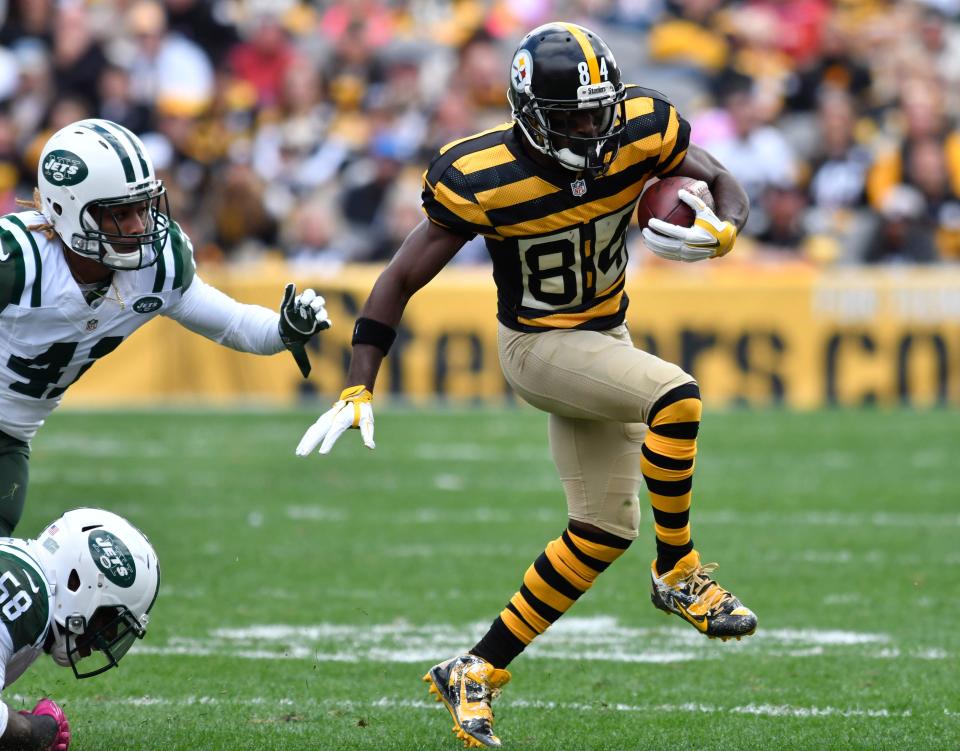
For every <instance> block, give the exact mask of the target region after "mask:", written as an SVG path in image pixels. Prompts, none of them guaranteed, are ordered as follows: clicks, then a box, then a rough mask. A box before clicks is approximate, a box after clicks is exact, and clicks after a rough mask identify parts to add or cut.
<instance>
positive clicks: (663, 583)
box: [650, 550, 757, 641]
mask: <svg viewBox="0 0 960 751" xmlns="http://www.w3.org/2000/svg"><path fill="white" fill-rule="evenodd" d="M716 569H717V564H716V563H704V564H701V563H700V554H699V553H697V551H696V550H691V551H690V552H689V553H687V554H686V555H685V556H684V557H683V558H681V559H680V560H679V561H677V565H676V566H674V567H673V568H672V569H670V571H667V572H666V573H664V574H661V575H658V574H657V562H656V561H654V562H653V563H652V564H651V565H650V584H651V592H650V599H651V601H652V602H653V604H654V605H656V606H657V607H658V608H660V610H663V611H665V612H667V613H674V614H675V615H679V616H680V617H681V618H683V620H685V621H686V622H687V623H689V624H690V625H691V626H693V627H694V628H695V629H697V631H699V632H700V633H702V634H704V635H706V636H708V637H710V638H711V639H716V638H720V639H722V640H723V641H726V640H727V639H730V638H734V639H736V640H737V641H739V640H740V639H741V638H743V637H744V636H749V635H750V634H752V633H753V632H754V631H756V630H757V616H756V615H755V614H754V613H753V611H752V610H750V608H748V607H745V606H744V605H743V603H741V602H740V600H738V599H737V598H736V597H734V596H733V595H732V594H731V593H730V592H728V591H727V590H725V589H724V588H723V587H721V586H720V585H719V584H717V583H716V582H715V581H714V580H713V579H712V578H711V577H710V574H712V573H713V572H714V571H715V570H716Z"/></svg>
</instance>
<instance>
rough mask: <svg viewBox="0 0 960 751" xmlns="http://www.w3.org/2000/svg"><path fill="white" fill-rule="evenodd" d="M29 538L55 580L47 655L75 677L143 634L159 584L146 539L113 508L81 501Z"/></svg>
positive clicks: (116, 656) (100, 666)
mask: <svg viewBox="0 0 960 751" xmlns="http://www.w3.org/2000/svg"><path fill="white" fill-rule="evenodd" d="M30 543H31V544H30V547H31V549H32V552H33V553H34V555H35V557H36V559H37V562H38V563H40V565H41V566H42V567H43V570H44V574H45V575H46V577H47V580H48V581H49V582H50V583H51V584H52V586H53V625H52V628H53V636H54V641H53V647H52V649H51V652H50V653H51V657H53V659H54V661H55V662H56V663H57V664H58V665H62V666H64V667H67V666H70V667H72V668H73V672H74V673H75V674H76V676H77V678H88V677H90V676H92V675H97V674H99V673H102V672H103V671H105V670H108V669H109V668H112V667H114V666H115V665H116V664H117V663H118V662H119V661H120V658H121V657H123V656H124V655H125V654H126V653H127V651H128V650H129V649H130V647H131V646H133V643H134V642H135V641H136V640H137V639H142V638H143V637H144V635H145V634H146V631H147V624H148V623H149V621H150V616H149V615H148V614H149V612H150V608H152V607H153V603H154V602H155V601H156V599H157V594H158V593H159V591H160V566H159V563H158V562H157V554H156V553H155V552H154V550H153V546H152V545H151V544H150V541H149V540H148V539H147V538H146V536H145V535H144V534H143V533H142V532H141V531H140V530H138V529H137V528H136V527H134V526H133V525H132V524H130V522H128V521H127V520H126V519H124V518H123V517H121V516H118V515H117V514H114V513H111V512H109V511H104V510H102V509H95V508H78V509H74V510H73V511H68V512H67V513H66V514H64V515H63V516H61V517H60V518H59V519H57V520H56V521H54V522H53V523H51V524H50V525H49V526H48V527H47V528H46V529H45V530H43V532H42V533H40V536H39V537H38V538H37V539H36V540H31V541H30Z"/></svg>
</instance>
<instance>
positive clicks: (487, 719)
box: [423, 654, 510, 748]
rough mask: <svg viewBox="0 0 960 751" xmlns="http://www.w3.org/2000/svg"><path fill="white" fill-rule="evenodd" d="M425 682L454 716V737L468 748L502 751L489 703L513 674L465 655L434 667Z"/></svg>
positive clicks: (479, 658)
mask: <svg viewBox="0 0 960 751" xmlns="http://www.w3.org/2000/svg"><path fill="white" fill-rule="evenodd" d="M423 680H424V682H426V683H429V684H430V693H431V694H433V695H434V698H435V699H436V700H437V701H442V702H443V703H444V705H446V707H447V709H448V710H449V711H450V716H451V717H453V728H452V730H453V734H454V735H456V736H457V737H458V738H459V739H460V740H462V741H463V745H464V746H465V747H466V748H482V747H483V746H487V747H490V748H500V739H499V738H497V736H495V735H494V734H493V709H492V708H491V707H490V703H491V702H492V701H493V700H494V699H496V698H497V697H498V696H499V695H500V690H501V689H502V688H503V687H504V686H505V685H506V684H507V683H508V682H509V680H510V673H509V672H508V671H506V670H498V669H497V668H495V667H493V665H491V664H490V663H489V662H487V661H486V660H484V659H483V658H481V657H477V656H476V655H472V654H463V655H458V656H456V657H453V658H451V659H449V660H447V661H446V662H441V663H440V664H439V665H434V666H433V667H432V668H430V670H428V671H427V674H426V675H425V676H423Z"/></svg>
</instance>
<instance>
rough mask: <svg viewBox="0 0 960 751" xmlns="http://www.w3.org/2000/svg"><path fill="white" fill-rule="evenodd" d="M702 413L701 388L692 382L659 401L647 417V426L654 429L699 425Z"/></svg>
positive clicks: (672, 390) (675, 389) (671, 391)
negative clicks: (684, 424)
mask: <svg viewBox="0 0 960 751" xmlns="http://www.w3.org/2000/svg"><path fill="white" fill-rule="evenodd" d="M702 412H703V403H702V402H701V401H700V387H699V386H698V385H697V382H696V381H691V382H690V383H685V384H683V385H682V386H677V387H676V388H673V389H671V390H670V391H668V392H667V393H666V394H664V395H663V396H661V397H660V398H659V399H657V401H656V402H655V403H654V405H653V407H651V409H650V414H649V415H648V416H647V424H648V425H650V426H651V427H653V426H656V425H661V424H665V423H699V422H700V416H701V414H702Z"/></svg>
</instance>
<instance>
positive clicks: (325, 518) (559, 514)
mask: <svg viewBox="0 0 960 751" xmlns="http://www.w3.org/2000/svg"><path fill="white" fill-rule="evenodd" d="M455 478H456V479H455ZM432 482H433V484H434V485H435V486H437V487H439V488H440V489H443V490H451V489H457V487H458V483H459V478H458V477H457V476H454V475H437V476H435V477H434V478H433V480H432ZM644 504H645V502H644V500H643V499H642V498H641V511H643V512H644V515H645V516H647V515H648V513H647V508H646V507H645V505H644ZM285 513H286V515H287V516H288V517H289V518H291V519H296V520H298V521H317V522H331V521H333V522H346V521H360V522H370V523H371V524H373V523H382V522H383V521H384V520H388V521H389V522H390V523H391V524H441V523H442V524H477V523H480V524H482V523H497V524H509V523H516V522H521V521H556V520H561V519H563V518H564V516H565V514H564V508H563V503H562V502H561V501H558V503H557V504H556V505H551V506H540V507H534V508H529V507H523V508H519V509H516V508H512V509H505V508H490V507H485V506H479V507H478V506H470V507H468V508H451V507H450V506H449V505H443V506H440V505H437V506H420V507H416V508H405V509H396V510H392V511H389V512H384V511H382V510H377V511H376V512H363V511H358V510H357V509H356V508H350V509H347V508H341V507H332V506H325V505H320V504H297V505H289V506H286V507H285ZM696 523H697V524H702V525H706V526H708V525H718V526H728V525H732V526H739V527H771V528H777V529H783V528H788V527H790V526H794V525H800V526H812V527H858V528H862V527H896V528H917V527H919V528H931V527H932V528H935V529H942V528H943V527H960V514H949V513H947V514H937V513H906V512H905V513H899V512H892V511H877V512H873V513H860V512H849V513H848V512H840V511H801V512H793V513H790V512H787V513H769V512H765V511H757V512H751V513H747V512H743V511H698V512H696ZM823 555H824V556H830V555H835V556H837V559H839V562H843V561H842V559H843V557H844V551H834V552H833V553H826V552H825V553H824V554H823ZM877 555H879V554H877ZM825 562H827V561H825ZM829 562H832V563H835V562H838V560H834V559H831V560H830V561H829Z"/></svg>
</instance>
